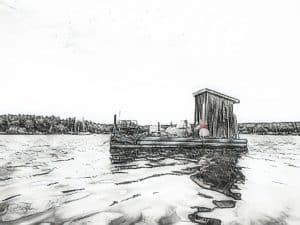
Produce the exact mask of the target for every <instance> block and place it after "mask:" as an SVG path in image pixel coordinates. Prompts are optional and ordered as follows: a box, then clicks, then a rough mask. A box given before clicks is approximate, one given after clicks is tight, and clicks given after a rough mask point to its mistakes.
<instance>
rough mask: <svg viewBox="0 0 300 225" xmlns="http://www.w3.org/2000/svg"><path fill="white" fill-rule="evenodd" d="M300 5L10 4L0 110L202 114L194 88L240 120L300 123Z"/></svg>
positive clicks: (45, 0)
mask: <svg viewBox="0 0 300 225" xmlns="http://www.w3.org/2000/svg"><path fill="white" fill-rule="evenodd" d="M299 12H300V1H299V0H294V1H292V0H285V1H277V0H268V1H263V0H251V1H241V0H236V1H232V0H226V1H224V0H220V1H201V0H200V1H199V0H195V1H184V0H182V1H178V0H147V1H146V0H132V1H131V0H129V1H124V0H0V78H1V79H0V83H1V88H0V114H6V113H14V114H15V113H26V114H45V115H49V114H54V115H59V116H62V117H67V116H77V117H79V118H81V117H84V118H85V119H91V120H94V121H97V122H111V121H112V119H113V114H114V113H118V112H119V110H120V111H121V117H122V118H123V119H126V118H128V119H137V120H138V121H140V122H141V123H155V122H156V121H161V122H163V123H166V122H170V121H173V122H177V121H179V120H181V119H189V120H192V119H193V112H194V105H193V103H194V100H193V96H192V92H194V91H196V90H198V89H202V88H205V87H207V88H211V89H215V90H217V91H220V92H223V93H225V94H228V95H231V96H233V97H236V98H239V99H240V100H241V103H240V104H239V105H236V106H235V111H236V114H237V117H238V121H239V122H246V121H295V120H297V121H300V103H299V97H300V94H299V88H300V82H299V81H300V78H299V75H300V13H299Z"/></svg>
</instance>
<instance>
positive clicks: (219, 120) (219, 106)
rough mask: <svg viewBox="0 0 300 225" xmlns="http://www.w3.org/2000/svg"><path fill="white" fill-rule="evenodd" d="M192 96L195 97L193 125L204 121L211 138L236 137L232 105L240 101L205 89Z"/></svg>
mask: <svg viewBox="0 0 300 225" xmlns="http://www.w3.org/2000/svg"><path fill="white" fill-rule="evenodd" d="M193 96H194V97H195V118H194V123H195V124H199V123H200V121H205V122H206V123H207V125H208V130H209V133H210V136H212V137H216V138H237V137H238V125H237V119H236V116H235V114H234V113H233V105H234V104H235V103H239V102H240V100H238V99H236V98H233V97H230V96H228V95H225V94H222V93H219V92H217V91H213V90H210V89H207V88H205V89H202V90H199V91H197V92H194V93H193Z"/></svg>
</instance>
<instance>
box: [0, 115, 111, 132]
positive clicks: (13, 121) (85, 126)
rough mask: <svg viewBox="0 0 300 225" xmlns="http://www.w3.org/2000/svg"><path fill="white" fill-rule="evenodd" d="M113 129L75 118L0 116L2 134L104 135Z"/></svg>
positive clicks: (105, 125) (107, 125)
mask: <svg viewBox="0 0 300 225" xmlns="http://www.w3.org/2000/svg"><path fill="white" fill-rule="evenodd" d="M112 127H113V126H112V125H111V124H100V123H95V122H92V121H89V120H83V119H82V120H78V119H76V118H75V117H69V118H65V119H64V118H60V117H58V116H41V115H24V114H22V115H21V114H19V115H12V114H6V115H0V134H87V133H96V134H103V133H110V132H111V130H112Z"/></svg>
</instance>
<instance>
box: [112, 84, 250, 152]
mask: <svg viewBox="0 0 300 225" xmlns="http://www.w3.org/2000/svg"><path fill="white" fill-rule="evenodd" d="M193 95H194V97H195V115H194V116H195V118H194V125H197V124H199V123H200V122H201V121H205V122H206V123H207V128H208V130H209V133H210V136H209V137H206V138H199V137H173V136H164V135H161V130H160V124H159V123H158V132H157V134H156V135H154V136H153V135H152V134H149V132H148V134H146V135H140V134H141V133H144V134H145V133H147V132H140V130H141V128H140V127H139V126H138V125H137V122H136V121H129V120H124V121H119V124H117V118H116V115H115V117H114V130H113V135H112V137H111V141H110V146H111V148H114V149H121V148H127V149H139V148H211V149H215V148H230V149H246V148H247V140H246V139H239V138H238V136H239V135H238V126H237V120H236V116H235V114H234V113H233V105H234V104H236V103H239V102H240V101H239V100H238V99H236V98H233V97H230V96H228V95H224V94H222V93H220V92H216V91H213V90H211V89H207V88H206V89H202V90H199V91H197V92H194V93H193Z"/></svg>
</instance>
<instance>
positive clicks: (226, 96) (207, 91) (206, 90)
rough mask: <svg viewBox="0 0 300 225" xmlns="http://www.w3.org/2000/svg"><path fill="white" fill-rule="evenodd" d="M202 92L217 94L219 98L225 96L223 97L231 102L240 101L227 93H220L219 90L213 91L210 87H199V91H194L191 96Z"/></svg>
mask: <svg viewBox="0 0 300 225" xmlns="http://www.w3.org/2000/svg"><path fill="white" fill-rule="evenodd" d="M204 93H209V94H212V95H215V96H218V97H220V98H225V99H227V100H229V101H232V102H233V103H240V100H239V99H237V98H233V97H230V96H228V95H225V94H222V93H220V92H217V91H214V90H211V89H208V88H204V89H201V90H199V91H196V92H194V93H193V96H194V97H195V96H197V95H201V94H204Z"/></svg>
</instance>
